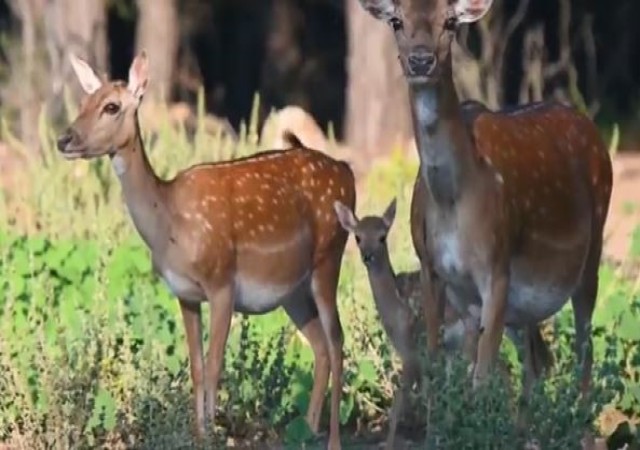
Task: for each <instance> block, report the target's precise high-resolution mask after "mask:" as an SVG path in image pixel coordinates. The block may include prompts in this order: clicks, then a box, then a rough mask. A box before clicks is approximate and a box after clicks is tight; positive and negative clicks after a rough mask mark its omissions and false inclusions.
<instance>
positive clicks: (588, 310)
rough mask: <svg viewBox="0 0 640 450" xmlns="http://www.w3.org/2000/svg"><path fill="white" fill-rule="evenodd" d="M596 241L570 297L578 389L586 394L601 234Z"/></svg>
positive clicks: (589, 373) (589, 374) (590, 366)
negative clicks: (578, 363) (579, 378)
mask: <svg viewBox="0 0 640 450" xmlns="http://www.w3.org/2000/svg"><path fill="white" fill-rule="evenodd" d="M595 235H596V239H597V240H596V241H595V242H594V243H593V244H592V245H591V250H590V252H589V257H588V259H587V263H586V264H585V268H584V271H583V273H582V279H581V280H580V283H579V284H578V288H577V289H576V291H575V292H574V294H573V295H572V296H571V304H572V306H573V317H574V322H575V327H576V341H575V352H576V355H577V356H578V360H579V361H580V362H581V364H582V377H581V378H582V379H581V385H580V388H581V390H582V394H583V395H584V394H586V393H587V392H588V390H589V387H590V386H589V385H590V384H591V368H592V365H593V343H592V340H591V318H592V316H593V310H594V308H595V305H596V296H597V295H598V266H599V264H600V255H601V253H602V239H601V238H599V239H598V238H597V236H601V234H597V233H596V234H595Z"/></svg>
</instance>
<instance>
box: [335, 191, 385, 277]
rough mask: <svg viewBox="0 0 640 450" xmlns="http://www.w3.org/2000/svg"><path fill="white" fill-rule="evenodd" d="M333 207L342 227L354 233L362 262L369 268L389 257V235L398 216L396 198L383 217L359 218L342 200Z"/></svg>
mask: <svg viewBox="0 0 640 450" xmlns="http://www.w3.org/2000/svg"><path fill="white" fill-rule="evenodd" d="M333 207H334V209H335V211H336V215H337V216H338V221H339V222H340V225H341V226H342V228H344V229H345V230H346V231H348V232H349V233H353V236H354V237H355V239H356V243H357V244H358V248H359V249H360V257H361V258H362V262H363V263H364V265H365V266H367V268H368V269H370V268H376V267H377V266H379V265H380V264H384V263H385V261H387V259H388V252H389V250H388V249H387V235H388V234H389V229H391V225H392V224H393V219H395V217H396V199H395V198H394V199H393V200H391V203H390V204H389V206H387V209H386V210H385V212H384V214H383V215H382V216H381V217H378V216H367V217H363V218H362V219H358V218H357V217H356V215H355V214H354V213H353V211H351V209H350V208H349V207H347V206H345V205H344V204H343V203H341V202H340V201H336V202H335V203H334V204H333Z"/></svg>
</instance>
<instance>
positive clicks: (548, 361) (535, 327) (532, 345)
mask: <svg viewBox="0 0 640 450" xmlns="http://www.w3.org/2000/svg"><path fill="white" fill-rule="evenodd" d="M523 341H524V342H523V344H524V364H523V371H524V380H523V383H522V386H523V389H522V391H523V395H524V396H525V398H529V396H530V394H531V390H532V389H533V384H534V382H535V381H536V380H537V379H539V378H540V377H541V376H542V375H543V374H544V373H545V372H546V371H548V370H549V369H550V368H551V366H552V365H553V355H552V354H551V350H550V349H549V346H548V345H547V343H546V342H545V340H544V338H543V337H542V332H541V330H540V325H539V324H532V325H528V326H526V327H525V329H524V339H523Z"/></svg>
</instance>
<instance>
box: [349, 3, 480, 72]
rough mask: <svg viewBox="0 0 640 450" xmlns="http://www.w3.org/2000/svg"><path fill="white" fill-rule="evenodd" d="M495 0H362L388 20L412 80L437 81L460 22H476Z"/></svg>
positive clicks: (401, 58)
mask: <svg viewBox="0 0 640 450" xmlns="http://www.w3.org/2000/svg"><path fill="white" fill-rule="evenodd" d="M492 3H493V0H360V4H361V5H362V6H363V7H364V9H365V10H367V11H368V12H369V14H371V15H372V16H373V17H374V18H376V19H378V20H382V21H384V22H386V23H388V24H389V25H390V26H391V28H392V29H393V33H394V36H395V39H396V43H397V45H398V49H399V51H400V62H401V64H402V68H403V70H404V73H405V76H406V78H407V80H408V81H409V82H410V83H425V82H427V83H428V82H434V81H437V80H438V79H439V77H440V73H441V67H442V64H441V63H442V62H445V61H448V60H449V54H450V51H451V42H452V40H453V37H454V35H455V32H456V30H457V28H458V25H459V24H463V23H473V22H477V21H478V20H480V19H482V17H484V15H485V14H486V13H487V12H488V11H489V9H490V8H491V5H492Z"/></svg>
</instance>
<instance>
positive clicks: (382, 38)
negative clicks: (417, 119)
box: [345, 0, 413, 156]
mask: <svg viewBox="0 0 640 450" xmlns="http://www.w3.org/2000/svg"><path fill="white" fill-rule="evenodd" d="M346 16H347V17H346V19H347V34H348V40H349V43H348V45H349V47H348V54H349V56H348V63H347V64H348V66H347V70H348V77H349V79H348V82H347V89H348V92H347V112H346V124H345V128H346V137H347V143H348V145H349V146H350V147H351V148H352V149H353V150H355V151H357V152H366V154H368V155H370V156H373V155H376V154H382V153H386V152H388V151H389V150H391V148H392V147H393V145H396V144H404V143H405V142H406V140H407V139H408V138H410V137H411V136H412V135H413V128H412V125H411V116H410V110H409V103H408V88H407V82H406V81H405V79H404V77H403V74H402V69H401V67H400V63H399V62H398V57H397V54H398V53H397V48H396V43H395V42H394V39H393V33H392V32H391V30H390V29H389V27H388V26H387V25H386V24H384V23H382V22H379V21H377V20H375V19H374V18H373V17H371V16H370V15H369V14H368V13H367V12H366V11H365V10H364V9H363V8H362V6H361V5H360V3H359V1H358V0H347V11H346Z"/></svg>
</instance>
